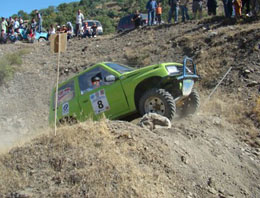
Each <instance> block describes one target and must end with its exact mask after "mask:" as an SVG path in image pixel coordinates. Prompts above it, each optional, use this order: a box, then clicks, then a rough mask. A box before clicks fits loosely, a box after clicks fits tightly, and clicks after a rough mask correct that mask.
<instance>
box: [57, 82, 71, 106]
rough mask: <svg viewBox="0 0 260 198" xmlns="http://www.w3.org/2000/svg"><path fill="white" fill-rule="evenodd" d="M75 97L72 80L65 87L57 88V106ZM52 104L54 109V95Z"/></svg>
mask: <svg viewBox="0 0 260 198" xmlns="http://www.w3.org/2000/svg"><path fill="white" fill-rule="evenodd" d="M74 97H75V88H74V80H73V81H70V82H69V83H67V84H66V85H63V86H62V87H60V88H59V92H58V106H59V105H60V104H62V103H64V102H68V101H70V100H72V99H73V98H74ZM53 98H54V100H53V101H54V103H53V108H54V107H55V98H56V97H55V93H54V97H53Z"/></svg>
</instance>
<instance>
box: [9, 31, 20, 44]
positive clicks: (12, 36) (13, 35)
mask: <svg viewBox="0 0 260 198" xmlns="http://www.w3.org/2000/svg"><path fill="white" fill-rule="evenodd" d="M9 39H10V41H11V42H13V43H14V42H16V41H17V40H18V35H17V32H15V31H14V29H12V30H11V33H10V35H9Z"/></svg>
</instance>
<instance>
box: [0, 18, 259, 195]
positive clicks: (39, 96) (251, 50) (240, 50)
mask: <svg viewBox="0 0 260 198" xmlns="http://www.w3.org/2000/svg"><path fill="white" fill-rule="evenodd" d="M229 23H230V24H225V23H223V22H222V21H221V20H218V18H217V19H215V20H212V19H211V20H204V21H202V22H201V23H199V24H196V23H194V22H193V23H187V24H179V25H172V26H167V25H165V26H162V27H154V28H144V29H142V30H140V33H138V32H136V31H133V32H130V33H128V34H122V35H111V36H105V37H99V38H97V39H95V40H89V39H87V40H77V39H73V40H72V41H70V42H69V43H68V51H67V52H66V53H65V54H63V55H62V59H61V65H62V67H61V71H62V75H61V80H64V79H66V78H68V77H69V76H71V75H73V74H74V73H75V72H77V71H81V70H83V69H84V68H85V67H86V66H88V65H91V64H93V63H96V62H99V61H117V62H121V63H125V64H132V65H133V66H135V65H141V66H143V65H148V64H152V63H157V62H166V61H172V60H174V61H177V62H180V61H181V60H182V58H183V56H184V55H189V56H191V57H192V58H194V60H195V61H196V63H197V66H198V71H199V74H200V75H201V77H202V80H201V81H200V82H199V85H198V89H199V90H200V93H201V96H202V99H203V101H204V100H205V98H206V96H207V95H208V93H209V92H210V91H211V90H212V88H213V87H214V86H215V85H216V84H217V82H218V80H219V79H220V78H221V77H222V76H223V74H224V73H225V71H227V69H228V68H229V67H230V66H232V67H233V68H234V69H233V70H232V72H231V74H230V75H228V77H227V79H226V80H225V81H224V82H223V84H222V85H221V86H220V88H219V89H218V91H217V93H216V94H215V95H214V97H213V99H212V101H210V102H209V103H203V102H202V108H201V110H200V111H199V113H198V115H197V116H194V117H192V118H191V117H190V118H187V119H183V120H176V119H175V120H173V122H172V124H173V127H172V129H167V130H157V131H154V132H148V131H144V130H143V129H140V128H138V127H134V126H133V125H132V124H129V123H121V122H120V123H117V122H113V124H111V126H112V128H113V127H114V128H115V130H114V131H115V133H121V132H125V133H131V134H132V133H133V132H132V131H134V133H133V134H132V135H133V136H135V135H136V139H140V140H143V139H144V142H143V141H141V143H140V145H138V146H141V147H148V148H149V149H148V151H146V152H148V154H147V155H149V156H150V157H151V156H153V154H154V155H155V156H159V159H160V160H161V161H163V163H164V164H165V165H167V166H165V167H163V168H162V167H161V165H162V164H161V163H160V162H159V161H155V162H153V161H142V160H144V159H142V155H141V154H140V153H138V152H137V154H136V156H135V157H136V158H139V157H140V158H141V159H139V160H140V162H143V163H144V164H146V165H147V167H150V168H151V167H153V168H154V170H156V169H157V168H158V172H159V173H160V174H161V175H163V176H162V177H166V178H167V177H168V179H169V183H167V184H164V187H163V189H164V190H165V191H164V192H165V193H164V194H161V196H160V195H159V194H156V193H155V192H153V193H155V194H147V196H146V195H143V196H144V197H152V196H154V197H169V195H171V196H173V195H175V197H260V186H259V183H260V171H259V170H260V169H259V168H260V167H259V164H260V163H259V162H260V159H259V156H260V150H259V146H260V140H259V127H258V128H257V126H259V125H258V121H257V120H256V118H255V117H254V116H252V109H253V107H254V105H255V100H256V99H257V97H259V92H258V85H259V84H258V85H257V83H259V74H260V65H259V61H257V60H260V57H259V56H260V55H259V54H260V53H259V49H258V44H259V43H260V30H259V28H257V27H259V25H260V24H259V23H260V22H259V21H252V22H249V23H246V24H239V25H233V24H232V23H233V22H229ZM24 48H29V49H30V50H31V53H29V54H27V55H24V57H23V64H22V66H21V67H19V68H16V70H17V72H16V73H15V76H14V79H13V80H12V81H9V82H8V83H7V84H6V85H4V86H2V87H0V89H1V94H0V126H1V129H0V141H1V144H0V150H1V151H3V150H6V149H7V148H8V147H12V146H13V145H14V144H15V142H17V140H18V141H22V142H23V139H24V138H25V137H30V136H32V135H35V132H38V131H46V130H47V131H48V130H49V129H48V127H47V125H48V124H47V119H48V110H49V98H50V92H51V89H52V87H53V85H54V82H55V66H56V57H55V55H52V54H51V53H50V52H49V46H48V45H46V44H35V45H30V44H15V45H0V55H3V54H6V53H10V52H14V51H16V50H19V49H24ZM246 70H249V72H248V71H246ZM129 127H130V128H129ZM131 127H134V129H133V130H132V128H131ZM72 131H73V130H72ZM112 131H113V130H112ZM74 132H75V131H74ZM74 132H73V133H74ZM135 133H136V134H135ZM143 133H144V134H143ZM151 134H153V135H151ZM150 139H151V141H152V142H153V143H154V144H153V145H150V144H149V143H145V142H146V141H147V140H150ZM157 141H158V142H160V143H158V145H156V142H157ZM126 142H127V141H126ZM246 143H249V144H246ZM36 145H37V143H36ZM162 145H163V148H164V149H163V150H162V151H158V150H157V149H156V148H157V146H158V147H161V146H162ZM250 145H252V146H253V147H251V146H250ZM34 148H35V144H34V143H32V144H31V149H34ZM44 149H47V148H44V147H43V152H44ZM18 150H19V152H21V155H24V158H25V159H27V158H28V157H30V156H31V154H30V153H26V152H24V151H23V149H22V148H21V149H18ZM47 151H48V149H47V150H46V152H47ZM15 152H16V151H15V150H14V151H13V152H11V154H10V156H11V157H12V156H13V157H14V153H15ZM75 152H76V151H75ZM89 152H90V151H89ZM100 152H102V148H101V150H100ZM149 152H151V153H149ZM164 152H167V154H165V153H164ZM12 153H13V154H12ZM57 154H58V155H62V153H57ZM164 154H165V155H166V156H164V157H163V156H162V155H164ZM35 155H36V156H38V154H37V153H35ZM41 155H43V156H44V153H41ZM129 155H130V154H129V153H127V152H126V153H125V155H124V157H126V158H128V157H130V156H131V155H130V156H129ZM21 157H23V156H21ZM44 157H46V160H47V161H48V160H50V159H48V155H47V156H44ZM37 159H38V160H39V158H37ZM150 160H152V159H150ZM164 160H165V161H164ZM36 161H37V160H36ZM134 161H135V160H134ZM1 162H2V163H3V164H5V165H6V166H4V168H3V169H2V171H3V170H5V168H8V166H9V165H10V164H9V163H11V162H7V161H3V160H1ZM39 163H40V161H39ZM154 163H155V164H154ZM8 164H9V165H8ZM141 164H142V163H141ZM16 165H19V160H18V161H14V162H13V164H11V165H10V167H12V166H14V167H15V166H16ZM24 165H25V167H26V166H27V165H26V160H25V161H24ZM135 165H136V166H138V163H136V164H135ZM140 166H141V165H140ZM84 168H88V167H87V166H86V167H84ZM132 168H133V167H132ZM139 168H140V167H139ZM153 168H152V169H151V170H150V169H149V168H148V169H149V170H150V171H151V172H149V170H148V172H147V174H151V173H152V170H153ZM32 169H33V170H34V171H36V172H39V174H40V172H41V171H40V169H38V168H37V167H32ZM129 170H132V169H131V167H130V169H129ZM10 171H11V170H10ZM171 171H173V172H174V173H175V174H172V173H171ZM119 172H120V171H119ZM130 172H131V171H130ZM0 173H1V171H0ZM120 173H121V172H120ZM42 179H43V181H44V180H45V179H46V178H44V176H42ZM139 179H140V178H139ZM164 179H165V178H164ZM174 180H176V181H177V182H176V183H174V182H172V181H174ZM145 181H146V180H145ZM163 181H164V182H165V181H166V180H163ZM170 181H171V182H170ZM30 185H31V188H32V191H33V193H35V194H33V195H35V196H36V195H37V196H39V195H38V194H37V188H38V187H39V186H38V187H37V182H36V183H35V185H33V184H30ZM48 185H50V184H48ZM165 185H166V186H165ZM147 186H149V185H146V187H147ZM161 187H162V186H161ZM55 188H58V186H55ZM64 188H66V192H67V191H68V192H69V191H70V188H72V186H70V185H69V186H65V187H64ZM158 188H159V186H158ZM1 189H5V190H7V191H3V192H4V193H10V189H9V188H8V187H5V185H4V182H3V181H1V180H0V190H1ZM8 189H9V190H8ZM22 189H23V188H20V189H15V188H14V189H13V188H12V190H11V191H12V192H17V193H18V192H20V193H25V194H26V193H27V194H28V192H27V191H26V192H22V191H23V190H22ZM148 192H149V190H148ZM38 193H39V192H38ZM157 193H158V192H157ZM127 195H128V194H125V196H126V197H127ZM139 195H141V194H139ZM35 196H32V197H35ZM46 196H47V195H46ZM0 197H1V193H0ZM50 197H52V196H50Z"/></svg>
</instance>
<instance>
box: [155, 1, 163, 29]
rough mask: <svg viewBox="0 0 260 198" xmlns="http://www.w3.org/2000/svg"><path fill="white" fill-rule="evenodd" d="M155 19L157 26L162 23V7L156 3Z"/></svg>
mask: <svg viewBox="0 0 260 198" xmlns="http://www.w3.org/2000/svg"><path fill="white" fill-rule="evenodd" d="M156 18H157V22H158V24H159V25H161V22H162V5H161V3H158V6H157V8H156Z"/></svg>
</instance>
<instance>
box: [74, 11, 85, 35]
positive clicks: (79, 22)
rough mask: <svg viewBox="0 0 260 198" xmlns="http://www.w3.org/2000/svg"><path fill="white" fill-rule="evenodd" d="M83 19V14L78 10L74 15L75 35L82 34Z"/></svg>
mask: <svg viewBox="0 0 260 198" xmlns="http://www.w3.org/2000/svg"><path fill="white" fill-rule="evenodd" d="M83 20H84V15H83V14H82V13H81V11H80V10H78V13H77V16H76V36H80V35H82V23H83Z"/></svg>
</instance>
